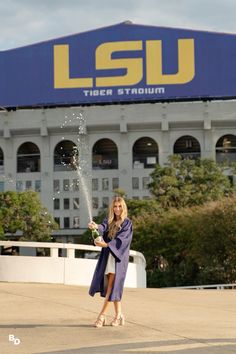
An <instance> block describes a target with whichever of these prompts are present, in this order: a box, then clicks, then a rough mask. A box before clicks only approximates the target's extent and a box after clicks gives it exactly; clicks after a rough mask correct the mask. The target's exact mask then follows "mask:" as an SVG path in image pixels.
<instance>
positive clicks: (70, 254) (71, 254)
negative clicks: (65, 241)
mask: <svg viewBox="0 0 236 354" xmlns="http://www.w3.org/2000/svg"><path fill="white" fill-rule="evenodd" d="M67 258H75V249H74V248H67Z"/></svg>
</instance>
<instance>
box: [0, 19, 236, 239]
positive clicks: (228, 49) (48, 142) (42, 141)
mask: <svg viewBox="0 0 236 354" xmlns="http://www.w3.org/2000/svg"><path fill="white" fill-rule="evenodd" d="M235 57H236V35H232V34H225V33H213V32H206V31H195V30H186V29H177V28H164V27H154V26H144V25H137V24H133V23H131V22H130V21H126V22H123V23H119V24H116V25H112V26H109V27H105V28H100V29H96V30H91V31H88V32H83V33H79V34H75V35H71V36H66V37H62V38H57V39H53V40H49V41H45V42H41V43H36V44H33V45H29V46H25V47H21V48H14V49H11V50H7V51H2V52H0V77H1V80H0V106H1V110H0V117H1V119H0V190H1V191H5V190H16V191H24V190H29V189H33V190H35V191H36V192H38V193H39V194H40V198H41V201H42V203H43V205H44V206H45V207H47V208H48V210H49V212H50V213H51V214H52V215H53V216H54V218H55V220H56V221H57V223H58V224H59V226H60V229H59V230H57V231H55V234H54V236H55V238H56V240H57V241H60V242H77V241H78V237H79V235H80V234H81V233H82V232H83V231H84V229H85V228H87V223H88V221H89V218H90V215H89V213H88V208H87V207H85V206H86V195H85V193H84V190H83V188H82V184H81V180H82V179H85V180H86V185H87V189H88V193H91V201H92V215H93V216H96V215H97V214H98V212H99V210H100V209H101V208H104V207H107V206H108V204H109V201H110V198H111V197H112V196H113V194H114V192H113V191H114V189H117V188H120V189H122V190H124V191H125V192H126V194H127V196H128V198H134V199H147V198H150V193H149V190H148V183H149V182H150V173H151V172H152V171H153V168H154V167H155V165H156V164H157V163H159V164H160V165H165V164H166V163H167V162H168V156H170V155H172V154H180V155H182V156H183V157H184V158H198V157H202V158H211V159H214V160H216V161H217V162H221V161H224V160H228V161H236V101H235V98H236V86H235V82H236V70H235V60H234V58H235ZM78 172H79V173H78Z"/></svg>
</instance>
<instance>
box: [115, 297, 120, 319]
mask: <svg viewBox="0 0 236 354" xmlns="http://www.w3.org/2000/svg"><path fill="white" fill-rule="evenodd" d="M114 307H115V314H116V317H117V318H120V315H121V301H114Z"/></svg>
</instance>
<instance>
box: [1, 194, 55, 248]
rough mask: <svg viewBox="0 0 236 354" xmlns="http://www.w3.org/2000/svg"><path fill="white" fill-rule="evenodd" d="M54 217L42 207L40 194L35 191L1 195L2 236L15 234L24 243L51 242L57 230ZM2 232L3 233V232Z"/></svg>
mask: <svg viewBox="0 0 236 354" xmlns="http://www.w3.org/2000/svg"><path fill="white" fill-rule="evenodd" d="M57 228H58V225H57V224H56V223H55V221H54V219H53V217H52V216H51V215H50V214H49V213H48V211H47V209H46V208H44V207H43V206H42V205H41V202H40V200H39V197H38V194H37V193H36V192H33V191H27V192H21V193H18V192H12V191H7V192H3V193H0V235H1V238H6V237H5V234H6V233H10V234H11V235H13V234H15V232H16V231H21V232H22V236H21V237H20V238H19V239H20V240H24V241H51V232H52V230H54V229H57ZM1 230H2V232H1Z"/></svg>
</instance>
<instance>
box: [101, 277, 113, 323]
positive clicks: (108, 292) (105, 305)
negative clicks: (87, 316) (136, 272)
mask: <svg viewBox="0 0 236 354" xmlns="http://www.w3.org/2000/svg"><path fill="white" fill-rule="evenodd" d="M114 279H115V274H114V273H109V274H108V275H107V281H108V283H107V292H106V297H105V300H104V304H103V307H102V310H101V312H100V315H99V316H101V315H104V314H105V312H106V310H107V308H108V306H109V301H108V299H109V296H110V294H111V291H112V287H113V283H114Z"/></svg>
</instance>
